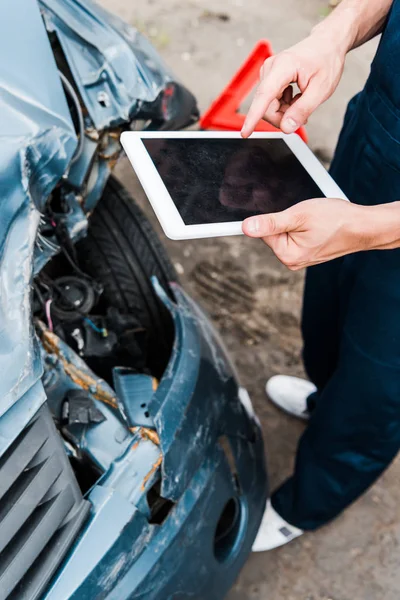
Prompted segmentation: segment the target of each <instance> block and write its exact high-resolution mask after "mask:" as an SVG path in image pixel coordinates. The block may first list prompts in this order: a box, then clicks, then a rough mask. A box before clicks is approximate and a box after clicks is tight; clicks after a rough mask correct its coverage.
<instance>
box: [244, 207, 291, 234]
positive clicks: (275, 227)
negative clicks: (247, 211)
mask: <svg viewBox="0 0 400 600" xmlns="http://www.w3.org/2000/svg"><path fill="white" fill-rule="evenodd" d="M298 225H299V221H298V215H297V214H295V213H293V211H291V210H290V209H287V210H284V211H282V212H278V213H274V214H268V215H258V216H256V217H249V218H248V219H245V220H244V221H243V223H242V230H243V233H244V234H245V235H247V236H249V237H252V238H264V237H269V236H276V235H278V234H280V233H289V232H290V231H295V230H296V229H297V228H298Z"/></svg>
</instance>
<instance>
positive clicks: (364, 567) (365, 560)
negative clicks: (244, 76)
mask: <svg viewBox="0 0 400 600" xmlns="http://www.w3.org/2000/svg"><path fill="white" fill-rule="evenodd" d="M327 2H328V0H186V1H184V0H146V1H145V2H141V3H139V2H127V1H126V0H102V3H103V5H104V6H106V7H107V8H108V9H110V10H113V11H115V12H117V13H118V14H120V16H122V17H123V18H124V19H125V20H126V21H128V22H130V23H132V24H135V25H136V26H137V27H139V28H140V29H141V30H143V31H145V32H146V33H147V34H148V35H149V37H150V38H151V39H152V41H153V43H154V44H155V45H156V46H157V47H158V48H159V50H160V52H161V53H162V55H163V56H164V58H165V60H166V62H167V63H168V64H169V65H170V67H171V68H173V70H174V71H175V73H176V74H177V75H178V76H179V78H180V79H181V80H182V81H183V82H184V83H185V84H186V85H187V86H188V87H189V88H190V89H191V90H192V91H193V92H194V93H195V95H196V96H197V98H198V99H199V103H200V107H201V109H202V110H204V109H205V108H206V107H207V106H208V105H209V104H210V102H211V101H212V100H213V98H215V96H216V95H217V94H218V93H219V92H220V91H221V89H222V87H223V86H224V85H225V84H226V83H227V81H228V80H229V78H230V77H231V76H232V75H233V73H234V72H235V70H236V69H237V68H238V66H239V65H240V63H241V62H242V61H243V59H244V58H245V57H246V55H247V54H248V53H249V52H250V50H251V48H252V47H253V45H254V43H255V42H256V41H257V40H259V39H260V38H264V37H266V38H268V39H270V40H271V42H272V44H273V47H274V49H275V51H278V50H281V49H283V48H285V47H287V46H289V45H290V44H292V43H294V42H296V41H297V40H299V39H301V38H302V37H303V36H305V35H306V34H307V33H308V32H309V30H310V28H311V27H312V26H313V25H314V24H316V23H317V22H318V20H319V19H320V18H321V17H322V15H323V14H326V10H327ZM375 47H376V44H375V43H370V44H369V45H368V46H365V47H363V48H362V49H359V50H357V51H356V52H354V53H352V54H351V55H350V56H349V58H348V62H347V65H346V70H345V73H344V77H343V80H342V83H341V85H340V87H339V89H338V91H337V93H336V95H335V96H334V98H333V99H331V100H330V101H328V102H327V103H326V104H325V105H324V106H323V107H321V108H320V109H319V110H318V111H317V112H316V113H315V114H314V116H313V117H312V118H311V119H310V121H309V125H308V127H307V129H308V132H309V136H310V145H311V147H312V148H313V149H314V150H318V151H320V152H322V154H323V155H325V156H326V157H327V159H329V157H331V156H332V152H333V149H334V145H335V142H336V139H337V135H338V132H339V129H340V125H341V121H342V118H343V113H344V109H345V106H346V103H347V101H348V100H349V98H350V97H351V95H352V94H354V93H355V92H356V91H358V90H359V89H360V88H361V87H362V85H363V83H364V81H365V79H366V76H367V73H368V69H369V64H370V60H371V58H372V56H373V54H374V51H375ZM118 176H119V177H120V178H121V179H122V180H123V182H124V184H125V185H126V186H127V187H128V189H129V190H130V191H131V193H132V194H133V195H134V196H135V197H136V198H137V200H138V201H139V203H140V204H141V205H142V207H143V208H144V209H145V210H146V212H147V214H148V215H149V217H150V218H151V219H152V221H153V223H154V216H153V214H152V211H151V210H150V208H149V206H148V204H147V201H146V199H145V198H144V195H143V193H142V192H141V190H140V188H139V186H138V184H137V181H136V179H135V176H134V174H133V172H132V170H131V168H130V165H128V163H127V161H123V162H122V164H121V165H120V166H119V167H118ZM155 226H156V228H157V230H158V231H159V232H160V229H159V228H158V225H157V223H155ZM161 237H162V239H163V240H164V243H165V244H166V246H167V247H168V250H169V252H170V253H171V256H172V257H173V260H174V262H175V264H176V266H177V269H178V271H179V272H180V274H181V279H182V281H183V283H184V284H185V286H186V288H187V289H188V290H189V291H190V292H191V293H192V294H193V295H194V296H195V297H197V298H198V299H200V300H201V301H202V303H203V305H204V306H205V307H206V308H207V309H208V311H209V312H210V314H211V315H212V318H213V319H214V321H215V322H216V324H217V325H218V327H219V328H220V330H221V331H222V333H223V334H224V337H225V339H226V340H227V344H228V346H229V348H230V350H231V352H232V354H233V356H234V358H235V360H236V363H237V365H238V368H239V372H240V375H241V377H242V380H243V383H244V384H245V385H246V386H247V387H248V389H249V390H250V393H251V395H252V397H253V399H254V401H255V405H256V407H257V410H258V413H259V416H260V418H261V421H262V425H263V429H264V433H265V439H266V445H267V453H268V463H269V470H270V476H271V483H272V486H273V487H274V486H276V485H277V484H278V483H279V482H281V481H282V480H283V479H284V478H285V477H286V476H287V475H288V474H289V473H290V470H291V468H292V464H293V458H294V454H295V449H296V444H297V440H298V438H299V436H300V434H301V432H302V428H303V426H302V424H300V423H297V422H296V421H295V420H293V419H291V418H290V417H288V416H286V415H284V414H282V413H280V412H279V411H278V410H276V409H275V408H274V407H273V406H271V405H270V404H269V403H268V402H267V401H266V399H265V396H264V382H265V379H266V378H267V377H269V376H271V375H272V374H274V373H280V372H282V373H288V374H301V373H302V367H301V362H300V349H301V340H300V334H299V314H300V307H301V293H302V285H303V275H302V274H301V273H300V274H299V273H295V274H293V273H290V272H289V271H286V270H285V269H284V268H283V267H282V266H281V265H280V264H279V263H278V261H277V260H276V259H275V258H274V257H273V256H272V255H271V253H270V252H269V251H268V250H267V249H266V248H265V247H264V246H263V245H262V244H261V243H258V242H256V241H254V242H253V241H251V240H246V239H242V238H225V239H219V240H204V241H195V242H190V243H186V242H170V241H167V240H166V239H165V238H164V236H163V235H162V234H161ZM204 273H211V281H212V286H213V289H212V290H211V291H206V290H205V288H204V286H203V281H204ZM238 283H239V285H237V284H238ZM238 289H239V290H241V292H239V291H238ZM399 479H400V464H399V462H398V461H397V462H396V463H395V464H394V465H393V466H392V467H391V468H390V469H389V470H388V471H387V473H386V474H385V475H384V476H383V477H382V478H381V480H380V481H379V482H378V483H377V484H376V485H375V486H374V487H373V488H372V489H371V490H370V491H369V492H368V493H367V494H366V495H365V496H364V497H363V498H361V499H360V500H359V501H358V502H357V503H356V504H355V505H354V506H352V507H351V508H350V509H349V510H348V511H347V512H346V514H344V515H343V516H342V517H340V518H339V519H338V520H337V521H336V522H335V523H333V524H331V525H330V526H328V527H325V528H323V529H322V530H320V531H319V532H317V533H314V534H308V535H305V536H304V537H302V538H300V539H299V540H296V541H295V542H293V543H291V544H289V545H287V546H286V547H283V548H281V549H278V550H275V551H273V552H270V553H268V554H264V555H253V556H251V557H250V558H249V560H248V563H247V565H246V567H245V568H244V570H243V572H242V573H241V575H240V577H239V580H238V582H237V584H236V586H235V587H234V589H233V590H232V592H231V593H230V595H229V597H228V600H398V599H399V597H400V571H399V568H398V564H399V562H400V548H399V541H400V502H399V500H400V485H399Z"/></svg>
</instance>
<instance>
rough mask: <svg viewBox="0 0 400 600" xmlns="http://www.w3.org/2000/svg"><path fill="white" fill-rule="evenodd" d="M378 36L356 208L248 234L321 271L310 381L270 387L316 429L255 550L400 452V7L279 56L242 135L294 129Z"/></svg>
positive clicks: (312, 310)
mask: <svg viewBox="0 0 400 600" xmlns="http://www.w3.org/2000/svg"><path fill="white" fill-rule="evenodd" d="M380 32H383V36H382V40H381V42H380V46H379V49H378V52H377V55H376V57H375V59H374V62H373V64H372V69H371V74H370V77H369V79H368V82H367V84H366V86H365V89H364V90H363V91H362V92H361V93H360V94H358V95H357V96H356V97H355V98H353V100H352V101H351V102H350V104H349V107H348V110H347V113H346V117H345V121H344V125H343V130H342V133H341V135H340V139H339V143H338V146H337V149H336V153H335V157H334V160H333V163H332V168H331V173H332V176H333V177H334V179H335V180H336V181H337V183H338V184H339V186H340V187H341V188H342V189H343V191H344V192H345V193H346V195H347V196H348V197H349V198H350V200H351V201H352V202H351V203H347V202H345V201H343V200H339V199H332V198H328V199H326V198H324V199H314V200H308V201H305V202H302V203H300V204H298V205H296V206H294V207H292V208H289V209H287V210H285V211H283V212H281V213H277V214H273V215H263V216H261V217H253V218H250V219H247V220H246V221H245V222H244V224H243V231H244V233H246V234H247V235H248V236H250V237H255V238H262V240H263V241H264V242H265V243H266V244H267V245H268V246H269V247H270V248H272V250H273V251H274V252H275V254H276V255H277V257H278V258H279V259H280V260H281V261H282V262H283V263H284V264H285V265H287V266H288V267H289V268H291V269H300V268H303V267H311V268H309V269H308V272H307V277H306V287H305V296H304V309H303V322H302V332H303V337H304V364H305V368H306V371H307V374H308V376H309V379H310V381H303V380H299V379H296V378H293V377H285V376H276V377H273V378H272V379H271V380H270V381H269V382H268V383H267V392H268V394H269V396H270V398H271V400H272V401H273V402H274V403H275V404H277V405H278V406H279V407H281V408H282V409H284V410H286V411H287V412H289V413H291V414H293V415H296V416H298V417H300V418H303V419H309V423H308V427H307V429H306V431H305V433H304V435H303V436H302V438H301V440H300V443H299V447H298V452H297V459H296V466H295V471H294V474H293V476H292V477H290V478H289V479H288V480H287V481H286V482H285V483H284V484H283V485H282V486H281V487H280V488H279V489H278V490H277V491H276V492H275V493H274V494H273V495H272V505H271V504H269V505H268V507H267V510H266V512H265V516H264V520H263V523H262V526H261V528H260V532H259V535H258V538H257V540H256V543H255V546H254V550H268V549H271V548H273V547H277V546H280V545H282V544H284V543H286V542H288V541H290V540H292V539H294V538H295V537H297V536H299V535H301V534H302V533H303V531H305V530H313V529H315V528H317V527H320V526H321V525H324V524H325V523H327V522H328V521H330V520H331V519H333V518H335V517H336V516H337V515H338V514H339V513H340V512H341V511H342V510H343V509H345V508H346V507H347V506H348V505H349V504H350V503H352V502H353V501H354V500H355V499H356V498H357V497H358V496H360V495H361V494H362V493H363V492H364V491H365V490H366V489H367V488H368V487H369V486H370V485H371V484H372V483H373V482H374V481H375V480H376V479H377V477H379V475H380V474H381V473H382V472H383V470H384V469H385V468H386V467H387V466H388V465H389V463H390V462H391V461H392V459H393V458H394V457H395V455H396V454H397V452H398V450H399V448H400V249H398V248H400V202H397V200H399V199H400V0H342V2H341V4H340V5H339V6H338V7H337V8H336V9H335V10H334V11H333V13H332V14H331V15H330V16H329V17H328V18H327V19H325V21H323V22H322V23H320V24H319V25H318V26H317V27H315V29H314V30H313V31H312V33H311V35H310V36H309V37H308V38H307V39H305V40H304V41H302V42H300V43H299V44H297V45H295V46H294V47H292V48H290V49H289V50H287V51H285V52H282V53H280V54H278V55H277V56H275V57H273V58H270V59H268V60H267V61H266V62H265V64H264V66H263V68H262V71H261V82H260V85H259V88H258V91H257V94H256V97H255V99H254V101H253V104H252V106H251V108H250V111H249V113H248V116H247V119H246V123H245V125H244V127H243V132H242V133H243V135H244V137H247V136H248V135H250V134H251V132H252V131H253V129H254V127H255V125H256V123H257V122H258V120H259V119H260V118H262V117H264V118H265V119H267V120H268V121H269V122H271V123H272V124H273V125H275V126H277V127H280V128H281V129H282V130H283V131H284V132H286V133H292V132H294V131H295V130H296V129H297V128H298V127H299V126H300V125H303V124H304V123H306V122H307V119H308V117H309V116H310V115H311V113H312V112H313V111H314V110H315V109H316V108H317V107H318V106H319V105H320V104H321V103H322V102H324V101H325V100H326V99H327V98H329V97H330V96H331V95H332V93H333V92H334V91H335V89H336V87H337V85H338V82H339V80H340V77H341V75H342V72H343V66H344V61H345V56H346V54H347V52H348V51H350V50H351V49H352V48H355V47H356V46H359V45H360V44H362V43H364V42H365V41H367V40H368V39H370V38H371V37H373V36H375V35H376V34H378V33H380ZM293 82H296V83H297V85H298V87H299V88H300V90H301V93H300V94H298V95H297V96H296V97H295V98H293V97H292V90H291V87H290V84H291V83H293ZM361 251H363V252H361ZM333 259H334V260H333ZM327 261H328V262H327ZM315 265H316V266H315Z"/></svg>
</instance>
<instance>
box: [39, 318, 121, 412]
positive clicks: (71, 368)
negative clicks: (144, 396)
mask: <svg viewBox="0 0 400 600" xmlns="http://www.w3.org/2000/svg"><path fill="white" fill-rule="evenodd" d="M41 340H42V343H43V346H44V349H45V350H46V351H47V352H49V353H51V354H55V355H56V356H57V357H58V358H59V359H60V361H61V364H62V366H63V368H64V371H65V373H66V374H67V375H68V377H70V378H71V379H72V381H73V382H74V383H76V384H77V385H79V386H80V387H81V388H83V389H84V390H87V391H88V392H90V393H91V394H92V395H93V397H94V398H96V400H100V401H101V402H104V403H105V404H108V405H109V406H112V407H113V408H118V403H117V399H116V397H115V396H113V395H112V394H110V392H109V391H108V390H105V389H103V388H102V387H101V384H100V383H99V382H98V381H97V380H96V379H95V378H94V377H92V376H91V375H89V373H86V372H85V371H83V370H82V369H80V368H79V367H77V366H76V365H74V364H72V363H71V362H69V361H68V360H67V358H66V357H65V356H64V354H63V353H62V351H61V349H60V347H59V344H58V337H57V336H56V335H55V334H54V333H52V332H51V331H49V330H48V329H46V328H43V327H42V328H41Z"/></svg>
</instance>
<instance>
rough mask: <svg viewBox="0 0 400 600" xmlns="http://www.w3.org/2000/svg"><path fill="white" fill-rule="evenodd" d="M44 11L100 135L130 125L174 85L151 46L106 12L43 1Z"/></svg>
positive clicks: (84, 0) (78, 2)
mask: <svg viewBox="0 0 400 600" xmlns="http://www.w3.org/2000/svg"><path fill="white" fill-rule="evenodd" d="M40 5H41V7H42V11H43V17H44V19H45V22H46V27H47V29H48V30H49V31H52V32H54V33H55V34H56V35H57V37H58V40H59V42H60V45H61V47H62V49H63V52H64V54H65V57H66V58H67V60H68V64H69V66H70V68H71V71H72V74H73V76H74V80H75V82H76V84H77V86H78V88H79V92H80V94H81V96H82V99H83V102H84V104H85V106H86V107H87V109H88V111H89V114H90V117H91V119H92V121H93V123H94V125H95V127H96V129H98V130H102V129H104V128H106V127H110V126H111V125H115V124H118V123H121V122H126V121H129V120H130V119H131V118H132V117H133V116H134V115H135V114H137V112H138V111H139V110H140V107H141V106H142V104H143V103H144V102H146V103H147V102H154V100H156V98H157V97H158V96H159V94H160V93H161V91H162V90H163V89H164V88H165V86H166V84H167V83H168V82H170V81H172V76H171V75H170V73H169V71H168V69H167V68H166V66H165V65H164V64H163V62H162V61H161V59H160V57H159V55H158V54H157V52H156V51H155V49H154V48H153V46H152V45H151V44H150V42H149V41H148V40H147V39H146V38H144V37H143V36H142V35H141V34H140V33H139V32H138V31H137V30H136V29H135V28H134V27H130V26H129V25H128V24H127V23H124V22H123V21H121V20H120V19H119V18H118V17H116V16H115V15H111V14H110V13H108V12H107V11H105V10H104V9H103V8H101V7H99V6H97V5H95V4H93V3H92V2H90V1H89V0H40ZM82 46H84V47H85V53H82Z"/></svg>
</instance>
